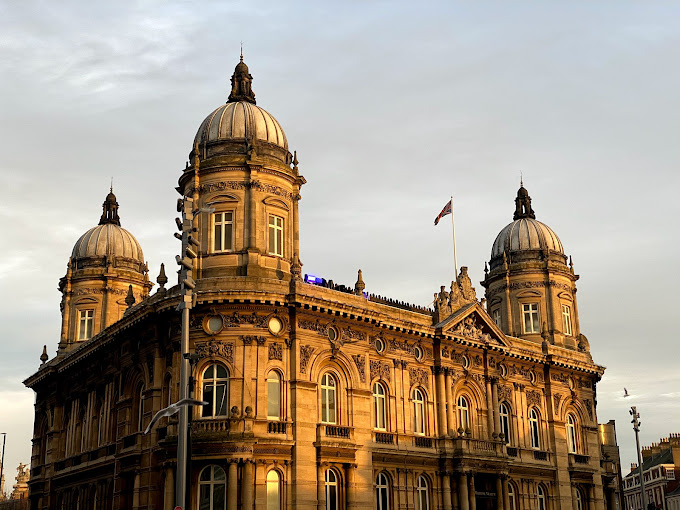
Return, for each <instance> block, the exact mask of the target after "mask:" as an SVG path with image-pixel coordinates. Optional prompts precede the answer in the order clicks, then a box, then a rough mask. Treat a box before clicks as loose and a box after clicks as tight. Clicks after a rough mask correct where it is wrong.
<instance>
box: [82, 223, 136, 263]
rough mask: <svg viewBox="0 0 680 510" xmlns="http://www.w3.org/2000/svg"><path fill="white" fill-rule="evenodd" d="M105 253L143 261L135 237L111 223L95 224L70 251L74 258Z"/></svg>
mask: <svg viewBox="0 0 680 510" xmlns="http://www.w3.org/2000/svg"><path fill="white" fill-rule="evenodd" d="M106 255H109V256H115V257H124V258H127V259H133V260H136V261H138V262H141V263H144V254H143V253H142V247H141V246H140V245H139V243H138V242H137V239H135V237H134V236H133V235H132V234H131V233H130V232H128V231H127V230H125V229H124V228H123V227H120V226H118V225H114V224H112V223H107V224H105V225H97V226H96V227H92V228H91V229H90V230H88V231H87V232H85V233H84V234H83V235H82V236H81V237H80V239H78V241H77V242H76V244H75V246H74V247H73V252H72V253H71V257H72V258H73V259H74V260H75V259H82V258H88V257H104V256H106Z"/></svg>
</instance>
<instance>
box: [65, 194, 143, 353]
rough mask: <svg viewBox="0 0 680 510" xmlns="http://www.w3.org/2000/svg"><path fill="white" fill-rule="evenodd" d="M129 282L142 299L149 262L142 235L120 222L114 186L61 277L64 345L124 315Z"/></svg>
mask: <svg viewBox="0 0 680 510" xmlns="http://www.w3.org/2000/svg"><path fill="white" fill-rule="evenodd" d="M130 285H131V286H132V293H133V296H134V298H135V300H136V301H137V302H139V301H141V300H142V299H144V298H146V297H147V296H148V295H149V291H150V290H151V287H152V285H153V284H152V283H151V282H150V281H149V276H148V268H147V265H146V263H145V262H144V254H143V253H142V248H141V246H139V243H138V242H137V239H135V238H134V236H133V235H132V234H131V233H130V232H128V231H127V230H125V229H124V228H122V227H121V226H120V218H119V216H118V202H117V201H116V196H115V195H114V194H113V189H111V192H110V193H109V194H108V195H107V197H106V200H105V201H104V204H103V212H102V215H101V218H100V219H99V225H97V226H96V227H93V228H91V229H90V230H88V231H87V232H85V233H84V234H83V235H82V236H81V237H80V239H78V241H77V242H76V244H75V246H74V247H73V252H72V253H71V258H70V259H69V262H68V267H67V269H66V276H64V277H63V278H62V279H61V280H59V290H60V291H61V293H62V299H61V340H60V342H59V350H60V351H61V350H64V349H67V348H68V347H69V346H70V345H72V344H74V343H77V342H82V341H85V340H88V339H90V338H91V337H93V336H94V335H96V334H97V333H99V332H100V331H101V330H103V329H104V328H106V327H107V326H109V325H110V324H113V323H114V322H116V321H117V320H118V319H120V318H121V317H122V315H123V313H124V312H125V309H126V308H127V306H128V304H127V303H126V301H125V300H126V297H127V295H128V292H129V288H130ZM128 301H130V300H129V299H128Z"/></svg>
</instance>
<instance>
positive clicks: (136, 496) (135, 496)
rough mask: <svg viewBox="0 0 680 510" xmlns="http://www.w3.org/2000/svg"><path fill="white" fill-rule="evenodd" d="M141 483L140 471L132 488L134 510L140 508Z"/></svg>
mask: <svg viewBox="0 0 680 510" xmlns="http://www.w3.org/2000/svg"><path fill="white" fill-rule="evenodd" d="M139 485H140V479H139V473H136V474H135V482H134V487H133V488H132V509H133V510H134V509H135V508H139ZM187 492H188V491H187ZM187 497H189V495H188V494H187Z"/></svg>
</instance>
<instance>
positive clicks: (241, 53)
mask: <svg viewBox="0 0 680 510" xmlns="http://www.w3.org/2000/svg"><path fill="white" fill-rule="evenodd" d="M241 62H243V41H241Z"/></svg>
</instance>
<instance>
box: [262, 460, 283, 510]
mask: <svg viewBox="0 0 680 510" xmlns="http://www.w3.org/2000/svg"><path fill="white" fill-rule="evenodd" d="M272 474H273V475H274V476H276V480H270V476H269V475H272ZM282 481H283V476H281V473H280V472H279V470H278V469H270V470H269V471H267V476H265V493H266V495H267V503H266V508H267V510H281V508H282V506H283V505H282V504H281V497H282V495H283V491H282V487H283V483H282ZM274 486H276V494H275V495H274V496H275V498H276V506H272V500H273V499H274V497H272V494H271V493H270V488H273V487H274Z"/></svg>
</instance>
